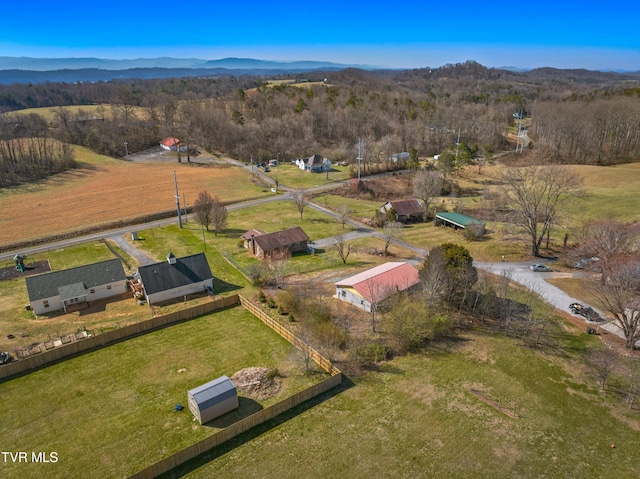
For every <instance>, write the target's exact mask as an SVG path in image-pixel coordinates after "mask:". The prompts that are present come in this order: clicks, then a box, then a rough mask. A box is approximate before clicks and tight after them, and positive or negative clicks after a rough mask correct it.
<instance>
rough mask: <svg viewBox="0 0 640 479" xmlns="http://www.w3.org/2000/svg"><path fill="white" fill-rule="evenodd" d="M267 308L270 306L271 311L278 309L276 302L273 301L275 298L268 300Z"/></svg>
mask: <svg viewBox="0 0 640 479" xmlns="http://www.w3.org/2000/svg"><path fill="white" fill-rule="evenodd" d="M267 306H269V307H270V308H271V309H273V308H275V307H276V302H275V301H274V300H273V298H269V299H268V300H267Z"/></svg>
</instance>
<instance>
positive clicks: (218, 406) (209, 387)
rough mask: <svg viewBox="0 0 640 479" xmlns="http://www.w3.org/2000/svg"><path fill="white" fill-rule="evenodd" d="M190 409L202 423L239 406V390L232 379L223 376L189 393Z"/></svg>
mask: <svg viewBox="0 0 640 479" xmlns="http://www.w3.org/2000/svg"><path fill="white" fill-rule="evenodd" d="M187 401H188V404H189V410H190V411H191V412H192V413H193V415H194V416H195V417H196V419H197V420H198V421H200V424H204V423H207V422H209V421H211V420H213V419H215V418H217V417H219V416H222V415H223V414H226V413H228V412H229V411H233V410H234V409H237V408H238V392H237V390H236V387H235V386H234V384H233V382H232V381H231V379H229V378H228V377H227V376H221V377H219V378H218V379H214V380H213V381H209V382H208V383H206V384H203V385H202V386H198V387H197V388H195V389H192V390H190V391H189V392H188V393H187Z"/></svg>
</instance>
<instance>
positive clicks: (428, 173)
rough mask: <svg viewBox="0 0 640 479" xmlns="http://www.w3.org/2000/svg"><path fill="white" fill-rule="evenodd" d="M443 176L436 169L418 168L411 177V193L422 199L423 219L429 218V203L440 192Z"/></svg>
mask: <svg viewBox="0 0 640 479" xmlns="http://www.w3.org/2000/svg"><path fill="white" fill-rule="evenodd" d="M443 184H444V176H442V173H440V172H439V171H436V170H418V171H417V172H416V174H415V176H414V177H413V194H414V195H416V197H418V198H420V199H421V200H422V203H423V206H424V221H426V220H427V219H428V218H429V205H430V204H431V202H432V201H433V199H434V198H435V197H436V196H440V195H441V194H442V185H443Z"/></svg>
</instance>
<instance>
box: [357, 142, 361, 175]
mask: <svg viewBox="0 0 640 479" xmlns="http://www.w3.org/2000/svg"><path fill="white" fill-rule="evenodd" d="M357 160H358V181H360V160H362V158H361V157H360V138H358V158H357Z"/></svg>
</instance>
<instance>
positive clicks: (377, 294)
mask: <svg viewBox="0 0 640 479" xmlns="http://www.w3.org/2000/svg"><path fill="white" fill-rule="evenodd" d="M418 283H420V277H419V276H418V270H417V269H415V268H414V267H413V266H411V265H410V264H409V263H406V262H404V261H400V262H390V263H384V264H381V265H379V266H376V267H375V268H371V269H369V270H367V271H364V272H362V273H359V274H356V275H354V276H350V277H349V278H345V279H343V280H341V281H338V282H336V283H334V284H335V285H336V296H335V297H336V298H338V299H339V300H341V301H345V302H347V303H351V304H353V305H355V306H357V307H358V308H360V309H364V310H365V311H367V312H371V307H372V305H374V306H375V305H377V304H379V303H381V302H382V301H384V300H385V299H387V298H389V297H390V296H392V295H393V294H395V293H397V292H399V291H404V290H406V289H409V288H411V287H413V286H415V285H417V284H418Z"/></svg>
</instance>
